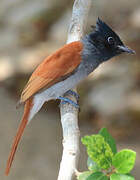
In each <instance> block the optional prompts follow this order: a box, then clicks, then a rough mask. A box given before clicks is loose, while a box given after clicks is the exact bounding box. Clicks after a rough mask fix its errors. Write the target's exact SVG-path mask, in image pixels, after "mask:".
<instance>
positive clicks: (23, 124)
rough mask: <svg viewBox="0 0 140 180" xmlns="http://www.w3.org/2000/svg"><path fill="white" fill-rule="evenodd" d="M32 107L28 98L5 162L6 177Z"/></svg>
mask: <svg viewBox="0 0 140 180" xmlns="http://www.w3.org/2000/svg"><path fill="white" fill-rule="evenodd" d="M32 106H33V101H32V98H30V99H29V100H27V101H26V103H25V107H24V114H23V118H22V121H21V124H20V126H19V128H18V131H17V134H16V137H15V139H14V143H13V145H12V149H11V152H10V155H9V158H8V161H7V165H6V170H5V174H6V175H8V174H9V171H10V168H11V165H12V162H13V159H14V156H15V152H16V150H17V146H18V143H19V141H20V139H21V136H22V134H23V132H24V129H25V127H26V125H27V123H28V120H29V115H30V110H31V108H32Z"/></svg>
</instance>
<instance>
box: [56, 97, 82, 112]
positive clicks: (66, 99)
mask: <svg viewBox="0 0 140 180" xmlns="http://www.w3.org/2000/svg"><path fill="white" fill-rule="evenodd" d="M57 99H60V100H61V103H62V104H65V103H69V104H72V105H73V106H74V107H75V108H78V109H79V105H78V104H77V103H75V102H74V101H72V100H71V99H69V98H66V97H62V96H59V97H58V98H57Z"/></svg>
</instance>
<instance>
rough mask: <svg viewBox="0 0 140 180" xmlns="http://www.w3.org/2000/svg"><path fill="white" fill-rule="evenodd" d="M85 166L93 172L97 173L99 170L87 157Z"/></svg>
mask: <svg viewBox="0 0 140 180" xmlns="http://www.w3.org/2000/svg"><path fill="white" fill-rule="evenodd" d="M87 166H88V169H89V170H90V171H93V172H97V171H100V170H101V168H100V167H99V166H98V164H97V163H96V162H94V161H93V160H92V159H91V158H90V157H88V160H87Z"/></svg>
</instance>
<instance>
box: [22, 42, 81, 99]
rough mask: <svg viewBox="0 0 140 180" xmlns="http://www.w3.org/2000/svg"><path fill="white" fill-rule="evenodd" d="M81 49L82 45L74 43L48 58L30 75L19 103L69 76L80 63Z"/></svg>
mask: <svg viewBox="0 0 140 180" xmlns="http://www.w3.org/2000/svg"><path fill="white" fill-rule="evenodd" d="M82 49H83V45H82V43H81V42H80V41H76V42H73V43H70V44H67V45H65V46H63V47H62V48H61V49H59V50H57V51H56V52H55V53H53V54H52V55H50V56H48V57H47V58H46V59H45V60H44V61H43V62H42V63H41V64H40V65H39V66H38V67H37V69H36V70H35V71H34V72H33V74H32V75H31V77H30V79H29V81H28V83H27V85H26V86H25V88H24V90H23V92H22V94H21V100H20V102H21V103H22V102H25V101H26V100H27V99H29V98H30V97H31V96H32V95H34V94H35V93H37V92H38V91H40V90H41V89H43V88H46V89H47V88H49V87H50V86H52V85H54V84H55V83H57V82H59V81H61V80H62V79H64V78H65V77H67V76H68V75H69V74H71V73H72V72H73V71H74V70H75V69H76V68H77V67H78V65H79V64H80V62H81V51H82Z"/></svg>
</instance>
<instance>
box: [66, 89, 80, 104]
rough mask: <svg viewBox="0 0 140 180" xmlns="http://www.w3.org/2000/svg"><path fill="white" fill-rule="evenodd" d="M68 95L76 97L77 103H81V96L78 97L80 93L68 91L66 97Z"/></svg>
mask: <svg viewBox="0 0 140 180" xmlns="http://www.w3.org/2000/svg"><path fill="white" fill-rule="evenodd" d="M68 94H70V95H72V96H74V97H75V98H76V100H77V102H79V95H78V93H76V92H75V91H73V90H68V91H67V92H66V93H65V94H64V95H68Z"/></svg>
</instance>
